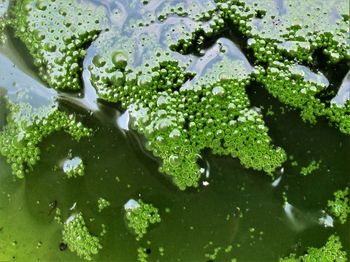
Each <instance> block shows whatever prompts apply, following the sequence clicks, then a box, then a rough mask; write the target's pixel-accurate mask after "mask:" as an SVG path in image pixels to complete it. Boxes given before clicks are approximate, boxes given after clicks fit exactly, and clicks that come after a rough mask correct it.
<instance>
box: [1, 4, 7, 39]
mask: <svg viewBox="0 0 350 262" xmlns="http://www.w3.org/2000/svg"><path fill="white" fill-rule="evenodd" d="M8 4H9V1H8V0H0V45H2V44H3V43H4V42H5V40H6V35H5V32H4V31H5V29H6V26H7V8H8Z"/></svg>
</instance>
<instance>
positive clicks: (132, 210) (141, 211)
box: [124, 199, 161, 240]
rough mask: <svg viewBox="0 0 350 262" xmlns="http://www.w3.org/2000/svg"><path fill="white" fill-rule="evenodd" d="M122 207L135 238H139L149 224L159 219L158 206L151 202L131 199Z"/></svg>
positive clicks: (155, 222)
mask: <svg viewBox="0 0 350 262" xmlns="http://www.w3.org/2000/svg"><path fill="white" fill-rule="evenodd" d="M124 208H125V212H126V213H125V215H126V220H127V224H128V227H129V228H130V229H131V230H132V231H133V233H134V234H135V235H136V240H140V239H141V238H142V237H143V236H144V235H145V234H146V233H147V231H148V229H149V227H150V226H151V225H153V224H157V223H160V221H161V218H160V215H159V211H158V208H156V207H154V206H153V205H152V204H147V203H144V202H143V201H142V200H138V201H135V200H133V199H131V200H129V201H128V202H127V203H126V204H125V206H124Z"/></svg>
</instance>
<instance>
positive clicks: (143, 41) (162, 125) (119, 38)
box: [12, 0, 350, 189]
mask: <svg viewBox="0 0 350 262" xmlns="http://www.w3.org/2000/svg"><path fill="white" fill-rule="evenodd" d="M338 2H339V3H338ZM120 5H121V6H122V7H123V8H122V9H123V10H124V11H125V10H126V12H125V14H124V15H122V14H121V13H120V12H121V11H120V10H117V11H115V12H114V14H113V16H112V18H111V19H110V21H107V19H106V10H104V9H103V8H96V7H94V6H93V5H92V4H87V3H81V2H77V1H59V0H56V1H48V0H46V1H45V0H41V1H33V0H31V1H30V0H22V1H17V2H16V5H15V7H14V8H13V14H14V15H15V19H14V20H13V23H12V24H13V27H14V28H15V32H16V35H17V37H19V38H20V39H21V40H22V41H23V42H24V43H25V44H26V46H27V47H28V49H29V50H30V52H31V54H32V55H33V57H34V59H35V61H36V64H37V66H38V67H39V71H40V75H41V76H42V78H43V79H44V80H45V81H46V82H48V83H49V85H50V86H51V87H54V88H58V89H63V88H69V89H78V88H79V87H80V82H79V77H80V73H81V66H80V63H81V60H82V59H83V58H84V56H85V49H86V46H87V45H89V44H90V43H91V42H92V41H93V40H94V39H96V38H97V39H96V40H95V41H94V42H93V44H92V47H93V48H94V50H95V51H94V55H93V57H92V59H91V63H90V64H89V65H88V70H89V71H90V73H91V82H92V84H93V85H94V87H95V88H96V91H97V94H98V96H99V98H100V99H102V100H105V101H107V102H112V103H118V104H120V105H121V107H122V109H123V110H126V111H127V112H128V114H129V115H130V118H131V126H132V128H133V129H134V130H136V131H137V132H139V133H140V134H142V135H143V136H144V137H145V138H146V140H147V142H146V148H147V149H148V150H150V151H151V152H152V154H153V155H154V156H155V157H157V158H158V159H160V160H161V167H160V171H161V172H163V173H165V174H167V175H169V176H170V177H171V178H172V180H173V181H174V183H175V184H176V185H177V186H178V187H179V188H180V189H186V188H187V187H193V186H198V182H199V180H200V179H201V170H202V169H201V166H200V165H199V163H200V159H201V153H202V151H203V150H205V149H211V151H212V152H213V153H214V154H218V155H230V156H232V157H237V158H238V159H239V160H240V161H241V163H242V164H243V165H244V166H245V167H247V168H253V169H255V170H259V171H264V172H266V173H268V174H273V172H274V171H275V170H276V169H277V168H278V167H280V166H281V165H282V164H283V163H284V162H285V161H286V153H285V152H284V150H283V149H281V148H280V147H278V146H274V145H273V141H272V139H271V138H270V136H269V135H268V128H267V127H266V125H265V123H264V120H263V116H262V114H261V113H260V110H259V109H257V108H254V107H252V105H251V104H250V102H249V99H248V96H247V92H246V88H247V87H248V86H250V85H262V86H263V87H265V88H266V90H267V91H268V92H269V93H270V94H271V95H273V96H274V97H276V98H277V99H279V100H280V101H281V102H283V103H284V104H286V105H288V106H291V107H293V108H296V109H299V110H300V112H301V117H302V118H303V120H305V121H307V122H310V123H313V124H314V123H316V121H317V118H318V117H326V118H328V119H329V120H330V122H332V123H333V124H334V125H335V126H337V127H338V128H339V130H340V131H341V132H343V133H345V134H350V116H349V114H350V113H349V112H350V102H346V103H344V105H338V104H336V103H331V102H330V101H325V100H324V99H321V96H322V94H323V92H328V91H329V88H330V87H329V81H328V80H327V78H326V77H325V76H324V75H323V74H322V72H320V71H316V70H315V68H316V67H317V65H315V63H314V60H315V59H314V58H315V56H316V54H317V52H319V51H322V52H323V53H324V55H325V57H326V58H327V62H328V63H330V64H336V63H338V62H339V61H344V60H349V58H350V47H349V38H348V36H349V29H348V22H349V15H348V7H349V4H348V3H347V1H331V2H329V3H328V2H327V4H325V2H324V1H321V0H315V1H313V2H312V3H309V2H308V3H306V2H305V1H291V0H289V1H284V2H283V3H282V2H281V3H280V2H278V1H272V0H267V1H263V2H262V1H257V0H256V1H255V0H253V1H244V0H226V1H223V0H216V1H209V0H207V1H191V2H183V3H179V2H178V1H167V2H165V3H162V2H159V3H157V4H156V3H152V4H151V3H148V1H147V2H142V1H131V2H130V1H120ZM93 10H94V11H93ZM300 10H302V11H300ZM119 11H120V12H119ZM87 17H88V18H89V19H87ZM321 19H322V21H324V22H323V23H320V22H319V21H320V20H321ZM48 21H51V22H48ZM73 21H74V22H73ZM52 24H54V25H55V26H54V27H52V26H51V25H52ZM106 28H108V30H106V31H105V32H102V33H100V32H101V31H103V30H104V29H106ZM226 28H235V29H236V30H237V31H238V32H239V34H241V35H242V38H243V39H244V41H245V46H244V49H247V50H251V52H252V58H251V59H250V60H252V61H253V62H254V63H251V62H249V61H248V60H247V58H246V57H245V55H244V53H243V52H242V51H241V50H239V49H238V48H237V46H235V45H234V44H233V43H232V42H231V41H229V40H228V39H226V38H223V37H222V34H223V32H224V31H225V29H226ZM99 33H100V34H99ZM97 36H98V37H97ZM211 39H214V40H215V41H212V40H211ZM207 40H209V41H212V42H213V45H212V46H211V47H210V48H208V46H206V45H207V43H206V42H207ZM198 55H199V56H198Z"/></svg>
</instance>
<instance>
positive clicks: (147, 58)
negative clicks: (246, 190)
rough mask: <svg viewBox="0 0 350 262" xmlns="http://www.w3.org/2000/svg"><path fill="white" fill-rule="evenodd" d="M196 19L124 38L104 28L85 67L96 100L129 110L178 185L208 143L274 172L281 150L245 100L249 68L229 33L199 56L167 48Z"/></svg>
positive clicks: (193, 179) (194, 182)
mask: <svg viewBox="0 0 350 262" xmlns="http://www.w3.org/2000/svg"><path fill="white" fill-rule="evenodd" d="M198 25H199V22H198V21H196V20H191V19H190V18H188V17H186V18H182V17H171V18H169V19H168V20H165V21H164V22H162V23H159V22H158V23H152V24H150V25H148V26H141V27H140V28H137V29H134V30H133V31H132V33H127V34H126V35H125V36H123V35H119V33H118V32H115V31H111V32H112V33H110V32H108V33H107V34H102V35H101V36H100V38H98V39H97V40H96V43H95V45H96V46H94V48H97V50H98V51H97V54H96V55H95V56H94V58H93V59H92V63H91V64H90V65H89V70H90V72H91V80H92V83H93V85H94V86H95V87H96V89H97V93H98V95H99V97H100V98H101V99H103V100H106V101H108V102H114V103H116V102H118V103H120V104H121V105H122V108H123V109H126V110H127V111H128V113H129V115H130V118H131V125H132V127H133V128H134V129H136V130H137V131H138V132H140V133H141V134H143V135H144V136H145V138H146V139H147V144H146V148H147V149H148V150H150V151H151V152H152V153H153V155H154V156H156V157H158V158H160V159H162V166H161V168H160V170H161V171H162V172H164V173H166V174H168V175H170V176H171V177H172V179H173V181H174V182H175V184H176V185H177V186H178V187H179V188H180V189H182V190H183V189H185V188H187V187H191V186H198V182H199V179H200V176H201V174H200V166H199V165H198V164H197V163H198V162H199V156H200V154H201V151H203V150H204V149H206V148H210V149H211V150H212V151H213V153H215V154H219V155H231V156H232V157H238V158H239V159H240V161H241V163H242V164H243V165H244V166H246V167H248V168H253V169H256V170H263V171H265V172H267V173H269V174H272V173H273V171H274V170H275V169H276V168H277V167H279V166H281V165H282V163H283V162H284V161H285V160H286V155H285V152H284V151H283V150H282V149H281V148H278V147H274V146H273V145H272V140H271V138H270V137H269V136H268V129H267V127H266V126H265V124H264V121H263V118H262V116H261V114H259V110H258V109H255V108H252V106H251V105H250V103H249V99H248V97H247V94H246V91H245V87H246V86H247V85H248V84H249V83H250V80H251V79H252V76H251V75H252V67H251V65H250V64H249V62H248V61H247V59H246V58H245V56H244V55H243V54H242V53H241V51H239V49H238V48H237V47H236V46H234V45H233V44H232V43H230V42H229V41H228V40H227V39H219V40H218V41H217V42H216V43H215V45H214V46H213V47H212V48H211V49H209V50H207V51H206V52H204V53H203V57H202V58H200V59H198V58H196V57H194V56H191V55H190V56H185V55H181V54H179V53H178V52H175V51H172V50H173V48H174V46H178V45H180V43H179V42H186V41H187V40H188V39H191V37H192V34H188V33H187V32H188V31H195V28H196V26H198ZM117 28H118V29H119V27H117ZM123 30H126V31H127V32H128V30H127V29H124V28H123ZM148 31H151V32H153V34H152V35H150V34H147V32H148ZM109 35H112V36H113V37H112V38H111V37H110V36H109ZM181 45H183V44H181ZM154 54H156V56H155V57H154ZM196 70H198V72H196ZM227 109H228V110H229V113H228V114H227Z"/></svg>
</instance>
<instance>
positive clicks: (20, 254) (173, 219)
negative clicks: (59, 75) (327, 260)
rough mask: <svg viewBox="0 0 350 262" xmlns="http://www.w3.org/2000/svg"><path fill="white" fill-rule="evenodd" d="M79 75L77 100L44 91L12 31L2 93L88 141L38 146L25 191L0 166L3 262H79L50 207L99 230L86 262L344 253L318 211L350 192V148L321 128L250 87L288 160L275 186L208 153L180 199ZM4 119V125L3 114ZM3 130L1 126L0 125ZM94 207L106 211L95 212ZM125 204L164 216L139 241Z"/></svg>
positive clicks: (61, 139) (54, 139)
mask: <svg viewBox="0 0 350 262" xmlns="http://www.w3.org/2000/svg"><path fill="white" fill-rule="evenodd" d="M85 63H88V62H87V61H85ZM331 73H332V75H333V76H335V77H337V78H343V77H344V75H343V74H341V75H340V74H338V75H337V73H336V72H331ZM83 76H84V87H85V95H84V94H80V95H79V94H69V93H57V92H56V91H53V90H52V89H48V88H47V87H46V85H45V84H44V83H43V82H41V80H40V79H39V77H38V76H37V72H36V70H35V69H34V67H33V65H32V61H31V59H30V57H29V56H28V55H27V51H26V50H25V48H24V47H23V45H21V44H20V43H19V42H18V41H17V40H15V39H14V38H13V36H12V33H11V32H9V33H8V41H7V42H6V44H5V45H4V46H3V47H1V48H0V88H1V92H6V93H8V95H9V97H10V98H11V100H13V101H29V102H30V103H31V104H32V105H34V106H37V105H41V104H45V103H49V102H50V101H51V100H52V99H53V98H56V99H58V101H59V106H60V108H62V109H64V110H66V111H68V112H70V113H73V114H75V115H77V117H78V118H79V119H80V120H81V121H82V122H83V123H84V124H85V125H86V126H89V127H91V128H92V129H93V130H94V132H93V135H92V136H91V137H89V138H84V139H82V140H81V141H80V142H79V143H77V142H76V141H74V140H72V139H71V138H70V137H69V136H68V135H66V134H64V133H55V134H53V135H51V136H49V137H48V138H47V139H45V140H44V141H43V142H42V143H41V145H40V148H41V150H42V157H41V160H40V162H39V163H38V164H37V165H36V166H35V168H34V170H33V171H32V172H30V174H28V175H27V176H26V177H25V179H23V180H18V179H15V178H14V176H13V175H12V174H11V170H10V167H9V165H8V164H7V163H6V159H5V158H3V157H0V261H12V260H13V261H53V260H55V261H69V260H75V261H77V260H78V257H77V256H76V255H75V254H74V253H71V252H69V251H68V250H62V246H61V245H60V244H61V242H62V235H61V231H62V227H61V225H59V224H57V223H56V222H55V221H54V216H55V212H53V209H55V208H56V207H59V208H60V209H61V210H62V214H63V217H68V216H69V214H70V213H71V212H72V210H75V211H82V213H83V214H84V217H85V220H86V222H87V225H88V227H89V229H90V231H91V232H92V233H93V234H96V235H98V234H99V233H100V232H101V230H102V229H101V225H102V224H105V225H106V229H107V234H106V235H105V236H104V237H102V238H101V239H102V241H101V244H102V245H103V249H102V250H101V252H100V253H99V255H98V256H96V257H94V261H110V260H113V261H136V257H137V248H138V247H141V246H142V247H145V248H148V249H149V250H148V251H149V252H150V261H185V262H186V261H203V262H204V261H211V260H210V258H209V257H208V256H206V254H213V253H214V252H215V249H217V248H218V247H220V248H221V249H220V250H219V249H218V250H219V253H218V255H217V259H216V260H215V261H230V259H233V258H237V260H238V261H277V260H278V258H280V257H284V256H287V255H288V254H289V253H291V252H296V253H297V254H304V252H305V251H306V248H307V247H310V246H314V247H319V246H322V245H323V244H324V243H325V242H326V241H327V238H328V236H329V235H330V234H333V233H337V234H338V235H339V236H340V238H341V241H342V244H343V246H344V250H345V251H347V252H348V253H350V220H349V219H348V221H347V223H346V224H344V225H341V224H339V223H338V222H336V221H333V220H332V218H330V217H329V216H327V213H326V211H325V208H326V206H327V200H329V199H332V196H333V192H335V191H336V190H339V189H344V188H345V187H346V186H350V176H349V174H350V165H349V156H350V137H349V136H345V135H342V134H341V133H340V132H339V131H337V130H336V129H335V128H333V127H331V126H329V124H328V123H327V121H326V120H323V119H321V120H320V121H319V122H318V124H316V125H315V126H311V125H308V124H305V123H304V122H302V121H301V119H300V117H299V113H298V112H297V111H293V110H288V109H287V108H285V107H283V105H282V104H280V103H279V102H278V101H276V100H275V99H273V98H272V97H270V96H269V95H268V94H267V92H265V91H263V90H262V88H261V87H259V86H256V87H250V88H249V90H248V91H249V97H250V100H251V101H252V104H253V105H254V106H261V107H262V108H263V113H264V119H265V121H266V123H267V126H268V127H269V129H270V131H269V134H270V136H271V137H272V138H273V140H274V141H275V144H277V145H280V146H281V147H283V148H284V149H285V150H286V152H287V154H288V155H289V156H293V157H294V158H293V160H289V161H287V162H286V163H285V165H284V166H283V168H282V169H281V170H279V171H278V172H277V174H276V177H275V180H272V179H271V178H270V177H269V176H266V175H265V174H264V173H262V172H257V171H253V170H249V169H245V168H244V167H242V166H241V164H240V163H239V160H237V159H232V158H229V157H218V156H214V155H212V154H211V153H210V152H209V151H208V152H204V153H203V156H202V157H203V167H205V168H206V178H205V181H202V182H201V185H200V187H199V188H198V189H189V190H186V191H179V190H178V189H177V188H176V187H175V186H174V185H173V184H172V182H171V181H170V180H169V179H168V178H167V177H166V176H164V175H163V174H161V173H159V172H158V167H159V162H158V160H157V159H154V158H153V157H152V156H151V155H150V154H149V153H147V152H145V149H144V147H143V140H142V137H140V136H139V135H138V134H136V133H134V132H133V131H130V130H128V128H127V124H125V122H127V117H125V115H123V113H124V112H122V111H120V110H119V108H117V107H116V106H114V105H110V104H103V103H101V102H99V101H97V99H96V94H95V92H94V90H93V88H92V86H91V84H90V83H89V74H88V73H87V71H86V70H85V71H84V74H83ZM340 82H341V81H340ZM0 110H2V111H0V116H4V115H5V112H4V109H3V108H2V107H1V104H0ZM267 111H273V112H274V114H273V115H271V114H268V113H267ZM121 116H122V117H121ZM0 120H1V121H0V124H1V127H2V126H3V125H4V124H5V121H3V119H0ZM74 157H79V158H81V159H83V161H84V164H85V175H84V176H83V177H78V178H75V179H67V177H66V176H65V174H64V171H63V170H62V168H61V165H62V162H63V161H64V160H65V159H67V158H74ZM311 160H315V161H321V164H320V168H319V170H317V171H316V172H314V173H313V174H311V175H309V176H303V175H301V174H300V170H301V167H303V166H307V165H308V163H309V162H310V161H311ZM293 161H297V162H298V163H299V165H298V166H295V165H293V164H292V162H293ZM100 197H103V198H105V199H107V200H108V201H110V203H111V206H110V207H109V208H106V209H105V210H103V211H102V212H101V213H99V212H98V207H97V201H98V199H99V198H100ZM285 197H287V200H286V199H285ZM129 199H142V200H144V201H145V202H148V203H152V204H153V205H154V206H156V207H157V208H158V209H159V211H160V215H161V218H162V221H161V223H160V224H157V225H155V226H152V227H151V229H150V230H149V232H148V233H147V235H146V236H145V237H144V238H143V239H142V240H141V241H136V240H135V236H134V235H133V234H132V233H131V232H130V230H128V228H127V226H126V220H125V216H124V209H123V208H124V204H125V203H126V202H127V201H128V200H129ZM60 247H61V248H60ZM231 247H232V248H231ZM162 248H164V254H163V255H161V253H162V252H160V251H159V249H162Z"/></svg>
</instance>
